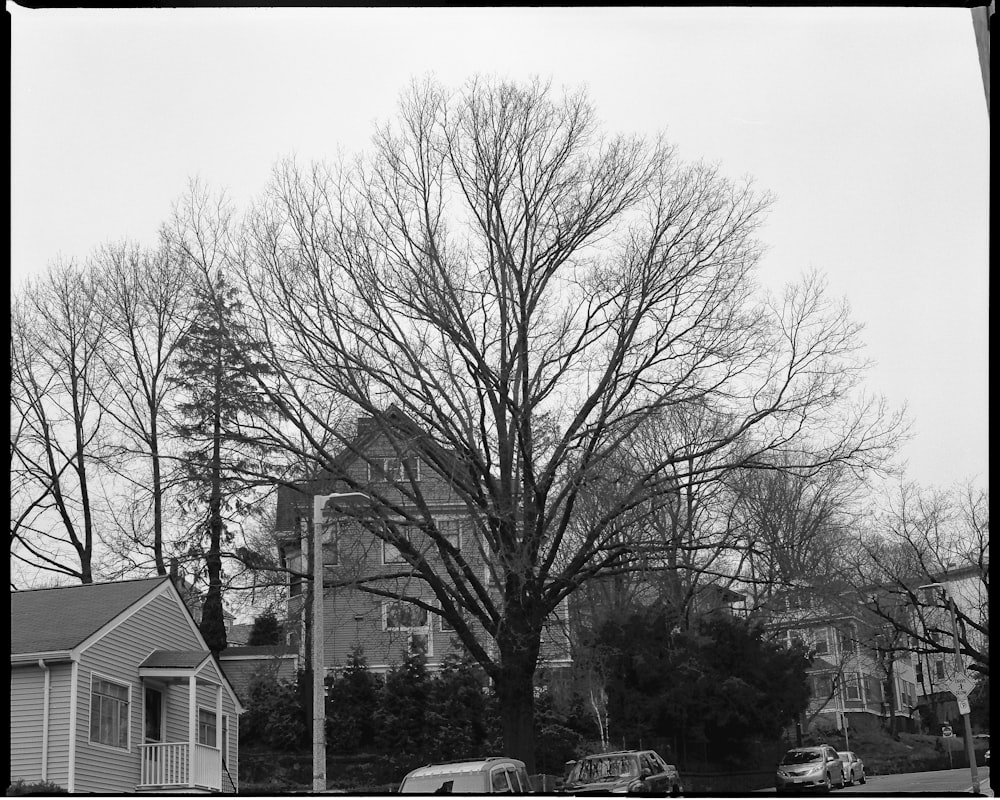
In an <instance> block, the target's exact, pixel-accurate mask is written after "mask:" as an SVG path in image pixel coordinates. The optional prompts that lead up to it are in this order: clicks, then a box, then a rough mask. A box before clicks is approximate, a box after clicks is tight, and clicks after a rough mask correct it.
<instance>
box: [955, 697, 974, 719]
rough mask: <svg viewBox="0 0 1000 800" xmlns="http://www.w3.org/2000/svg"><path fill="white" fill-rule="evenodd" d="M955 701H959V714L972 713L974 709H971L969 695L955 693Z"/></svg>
mask: <svg viewBox="0 0 1000 800" xmlns="http://www.w3.org/2000/svg"><path fill="white" fill-rule="evenodd" d="M955 699H956V700H958V713H959V714H971V713H972V709H971V708H970V707H969V695H967V694H963V693H962V692H955Z"/></svg>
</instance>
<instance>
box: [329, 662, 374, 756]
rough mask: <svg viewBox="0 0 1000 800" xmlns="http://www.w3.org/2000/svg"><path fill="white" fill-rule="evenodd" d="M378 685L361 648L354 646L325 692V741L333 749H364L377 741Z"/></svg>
mask: <svg viewBox="0 0 1000 800" xmlns="http://www.w3.org/2000/svg"><path fill="white" fill-rule="evenodd" d="M382 687H383V682H382V678H381V677H380V676H378V675H376V674H374V673H372V672H371V671H370V670H369V669H368V661H367V660H366V659H365V655H364V650H363V648H361V647H360V646H356V647H355V648H354V649H353V650H352V651H351V654H350V656H349V657H348V660H347V664H346V665H345V667H344V673H343V675H341V676H340V678H338V679H337V680H336V682H334V684H333V686H332V687H331V688H330V691H329V692H328V694H327V697H328V704H329V705H328V707H329V711H328V712H327V743H328V745H329V747H330V749H331V750H332V751H333V752H338V753H358V752H367V751H369V750H370V749H371V748H372V747H373V746H375V745H376V744H377V743H378V740H377V737H376V733H377V730H376V720H375V711H376V709H377V708H378V706H379V697H380V694H381V692H382Z"/></svg>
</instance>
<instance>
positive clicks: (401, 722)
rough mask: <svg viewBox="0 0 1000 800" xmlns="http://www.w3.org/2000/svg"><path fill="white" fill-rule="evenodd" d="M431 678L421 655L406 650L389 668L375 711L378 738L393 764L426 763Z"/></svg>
mask: <svg viewBox="0 0 1000 800" xmlns="http://www.w3.org/2000/svg"><path fill="white" fill-rule="evenodd" d="M430 695H431V679H430V676H429V675H428V674H427V666H426V663H425V660H424V657H423V655H421V654H420V653H410V654H409V655H407V656H406V658H405V660H404V661H403V663H402V664H400V665H399V666H398V667H394V668H393V669H391V670H390V671H389V674H388V675H387V676H386V679H385V687H384V688H383V690H382V693H381V697H380V698H379V707H378V710H377V711H376V712H375V716H376V720H377V723H378V729H379V731H378V735H379V741H380V742H381V743H382V745H383V747H384V749H385V751H386V752H387V753H391V754H393V755H394V758H395V759H396V761H397V766H400V767H402V766H408V765H409V764H410V763H412V764H413V765H414V766H416V765H418V764H420V763H426V757H425V752H424V751H425V750H426V745H427V742H426V734H427V709H428V705H429V703H430Z"/></svg>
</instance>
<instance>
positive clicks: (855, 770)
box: [837, 750, 868, 786]
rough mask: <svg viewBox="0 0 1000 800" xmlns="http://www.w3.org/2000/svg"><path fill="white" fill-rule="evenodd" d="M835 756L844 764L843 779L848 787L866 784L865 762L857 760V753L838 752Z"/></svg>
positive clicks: (848, 751)
mask: <svg viewBox="0 0 1000 800" xmlns="http://www.w3.org/2000/svg"><path fill="white" fill-rule="evenodd" d="M837 755H838V756H840V760H841V761H843V762H844V779H845V780H846V781H847V785H848V786H853V785H854V784H855V783H867V782H868V779H867V778H866V777H865V762H864V761H862V760H861V759H860V758H858V755H857V753H855V752H853V751H851V750H839V751H837Z"/></svg>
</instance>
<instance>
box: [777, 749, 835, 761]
mask: <svg viewBox="0 0 1000 800" xmlns="http://www.w3.org/2000/svg"><path fill="white" fill-rule="evenodd" d="M824 758H825V756H824V753H823V751H822V750H789V751H788V752H787V753H785V757H784V758H783V759H781V763H782V764H808V763H809V762H810V761H822V760H823V759H824Z"/></svg>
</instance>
